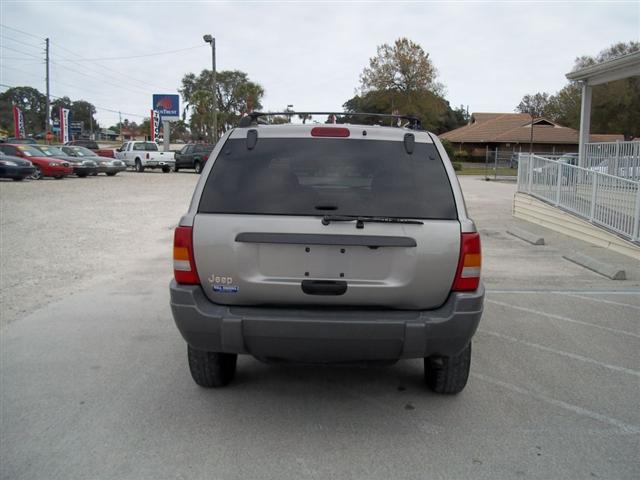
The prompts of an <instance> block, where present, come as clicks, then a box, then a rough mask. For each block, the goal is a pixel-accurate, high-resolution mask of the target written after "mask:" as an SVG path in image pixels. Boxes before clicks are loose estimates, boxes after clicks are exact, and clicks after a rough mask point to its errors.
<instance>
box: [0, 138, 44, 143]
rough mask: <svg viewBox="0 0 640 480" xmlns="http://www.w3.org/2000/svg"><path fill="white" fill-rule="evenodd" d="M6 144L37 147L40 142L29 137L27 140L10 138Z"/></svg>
mask: <svg viewBox="0 0 640 480" xmlns="http://www.w3.org/2000/svg"><path fill="white" fill-rule="evenodd" d="M5 143H11V144H13V145H18V144H24V145H35V144H36V143H38V142H36V140H35V139H34V138H31V137H27V138H17V137H8V138H7V139H6V140H5Z"/></svg>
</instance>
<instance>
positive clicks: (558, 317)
mask: <svg viewBox="0 0 640 480" xmlns="http://www.w3.org/2000/svg"><path fill="white" fill-rule="evenodd" d="M485 301H486V302H487V303H493V304H494V305H500V306H503V307H508V308H512V309H514V310H520V311H521V312H527V313H533V314H534V315H540V316H542V317H547V318H552V319H554V320H562V321H564V322H569V323H577V324H578V325H585V326H588V327H593V328H599V329H600V330H606V331H608V332H613V333H619V334H621V335H627V336H629V337H634V338H640V335H638V334H637V333H633V332H627V331H626V330H619V329H617V328H610V327H604V326H602V325H597V324H595V323H589V322H583V321H582V320H576V319H574V318H569V317H564V316H562V315H556V314H554V313H547V312H542V311H540V310H534V309H533V308H527V307H519V306H517V305H511V304H510V303H505V302H498V301H497V300H485Z"/></svg>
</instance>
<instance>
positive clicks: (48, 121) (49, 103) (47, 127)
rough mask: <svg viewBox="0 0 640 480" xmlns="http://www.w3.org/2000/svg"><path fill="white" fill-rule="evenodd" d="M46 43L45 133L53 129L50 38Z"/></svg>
mask: <svg viewBox="0 0 640 480" xmlns="http://www.w3.org/2000/svg"><path fill="white" fill-rule="evenodd" d="M44 43H45V59H46V63H47V76H46V78H47V104H46V105H47V117H46V118H47V120H46V124H45V126H44V131H45V133H47V132H48V131H50V130H51V99H50V97H49V39H48V38H45V39H44Z"/></svg>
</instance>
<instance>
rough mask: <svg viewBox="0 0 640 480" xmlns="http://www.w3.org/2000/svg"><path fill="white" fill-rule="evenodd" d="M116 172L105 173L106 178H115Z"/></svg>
mask: <svg viewBox="0 0 640 480" xmlns="http://www.w3.org/2000/svg"><path fill="white" fill-rule="evenodd" d="M116 173H118V172H106V174H107V177H115V176H116Z"/></svg>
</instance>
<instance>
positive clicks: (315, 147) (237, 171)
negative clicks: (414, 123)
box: [199, 138, 457, 220]
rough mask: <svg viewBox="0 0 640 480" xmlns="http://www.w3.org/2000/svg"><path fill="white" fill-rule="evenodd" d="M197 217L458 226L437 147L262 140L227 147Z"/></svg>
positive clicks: (388, 142) (242, 140) (214, 171)
mask: <svg viewBox="0 0 640 480" xmlns="http://www.w3.org/2000/svg"><path fill="white" fill-rule="evenodd" d="M199 209H200V212H203V213H237V214H267V215H322V214H325V213H327V212H329V213H333V214H339V215H361V216H384V217H398V218H418V219H446V220H451V219H457V213H456V204H455V200H454V198H453V192H452V190H451V184H450V183H449V179H448V177H447V174H446V171H445V169H444V165H443V163H442V161H441V160H440V157H439V155H438V153H437V151H436V149H435V146H434V145H433V144H427V143H416V144H415V151H414V152H413V154H408V153H407V152H406V151H405V149H404V148H403V143H402V142H398V141H379V140H355V139H354V140H341V139H340V140H338V139H321V140H319V139H308V138H286V139H285V138H265V139H260V141H259V143H258V146H257V147H256V148H255V149H253V150H249V149H247V146H246V141H245V140H244V139H237V140H236V139H234V140H228V141H227V142H226V143H225V145H224V147H223V149H222V152H221V154H220V156H218V158H216V160H215V163H214V166H213V170H212V172H211V174H210V176H209V178H208V179H207V183H206V185H205V190H204V192H203V196H202V200H201V202H200V207H199Z"/></svg>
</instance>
